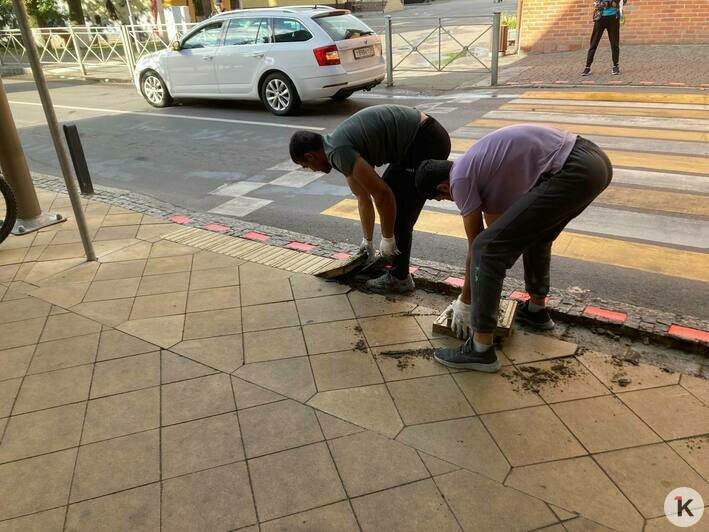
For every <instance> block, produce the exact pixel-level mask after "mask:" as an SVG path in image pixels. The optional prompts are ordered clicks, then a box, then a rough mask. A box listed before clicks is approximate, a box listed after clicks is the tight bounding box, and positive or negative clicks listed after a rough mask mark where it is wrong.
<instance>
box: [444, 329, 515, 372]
mask: <svg viewBox="0 0 709 532" xmlns="http://www.w3.org/2000/svg"><path fill="white" fill-rule="evenodd" d="M433 358H435V359H436V360H437V361H438V362H440V363H441V364H443V365H444V366H448V367H450V368H460V369H474V370H475V371H484V372H485V373H495V372H496V371H497V370H499V369H500V366H501V364H500V361H499V360H498V359H497V353H496V352H495V346H494V345H491V346H490V348H489V349H487V350H486V351H483V352H482V353H477V352H476V351H475V349H474V348H473V340H472V337H471V338H468V340H467V341H466V342H465V343H464V344H463V345H460V346H458V347H449V348H446V349H436V351H435V352H434V354H433Z"/></svg>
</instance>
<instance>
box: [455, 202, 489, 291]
mask: <svg viewBox="0 0 709 532" xmlns="http://www.w3.org/2000/svg"><path fill="white" fill-rule="evenodd" d="M463 225H464V226H465V234H466V236H467V237H468V258H467V260H466V265H465V281H464V282H463V291H462V292H461V294H460V300H461V301H462V302H463V303H465V304H466V305H470V296H471V294H472V291H471V290H470V265H471V264H472V262H473V240H475V237H476V236H478V235H479V234H480V233H482V231H483V229H484V226H483V216H482V211H481V210H480V209H476V210H474V211H473V212H471V213H469V214H466V215H465V216H463Z"/></svg>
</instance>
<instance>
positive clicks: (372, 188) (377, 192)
mask: <svg viewBox="0 0 709 532" xmlns="http://www.w3.org/2000/svg"><path fill="white" fill-rule="evenodd" d="M347 180H348V182H349V181H353V182H354V183H356V187H358V188H361V189H362V190H364V191H365V192H366V193H367V194H369V195H370V196H372V198H373V199H374V204H375V205H376V206H377V212H379V222H380V223H381V226H382V236H383V237H385V238H392V237H393V236H394V222H395V220H396V200H395V199H394V193H393V192H392V191H391V189H390V188H389V185H387V184H386V183H385V182H384V181H383V180H382V178H381V177H379V174H377V172H376V171H375V170H374V168H372V166H371V165H370V164H369V163H368V162H367V161H365V160H364V159H363V158H362V157H358V158H357V161H355V164H354V167H353V168H352V174H351V175H349V176H348V177H347ZM350 188H351V185H350ZM353 192H354V190H353ZM355 194H356V192H355ZM360 216H361V211H360ZM362 225H363V227H364V220H363V221H362Z"/></svg>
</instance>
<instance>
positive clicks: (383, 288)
mask: <svg viewBox="0 0 709 532" xmlns="http://www.w3.org/2000/svg"><path fill="white" fill-rule="evenodd" d="M365 286H366V287H367V289H368V290H371V291H372V292H376V293H377V294H408V293H409V292H413V291H414V289H415V288H416V285H415V284H414V279H413V277H411V274H409V275H407V276H406V277H405V278H404V279H397V278H396V277H394V276H393V275H392V274H391V273H389V272H386V273H385V274H384V275H380V276H379V277H377V278H375V279H370V280H369V281H367V282H366V283H365Z"/></svg>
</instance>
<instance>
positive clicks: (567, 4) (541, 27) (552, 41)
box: [519, 0, 709, 52]
mask: <svg viewBox="0 0 709 532" xmlns="http://www.w3.org/2000/svg"><path fill="white" fill-rule="evenodd" d="M519 2H520V4H521V6H520V12H521V13H520V15H521V29H522V31H521V49H522V50H523V51H525V52H561V51H567V50H577V49H579V48H585V47H587V46H588V41H589V38H590V36H591V29H592V27H593V0H519ZM605 40H606V38H605V37H604V41H605ZM620 42H621V45H623V44H706V43H709V0H673V1H668V0H628V3H627V4H626V5H625V25H624V26H622V27H621V31H620Z"/></svg>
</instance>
